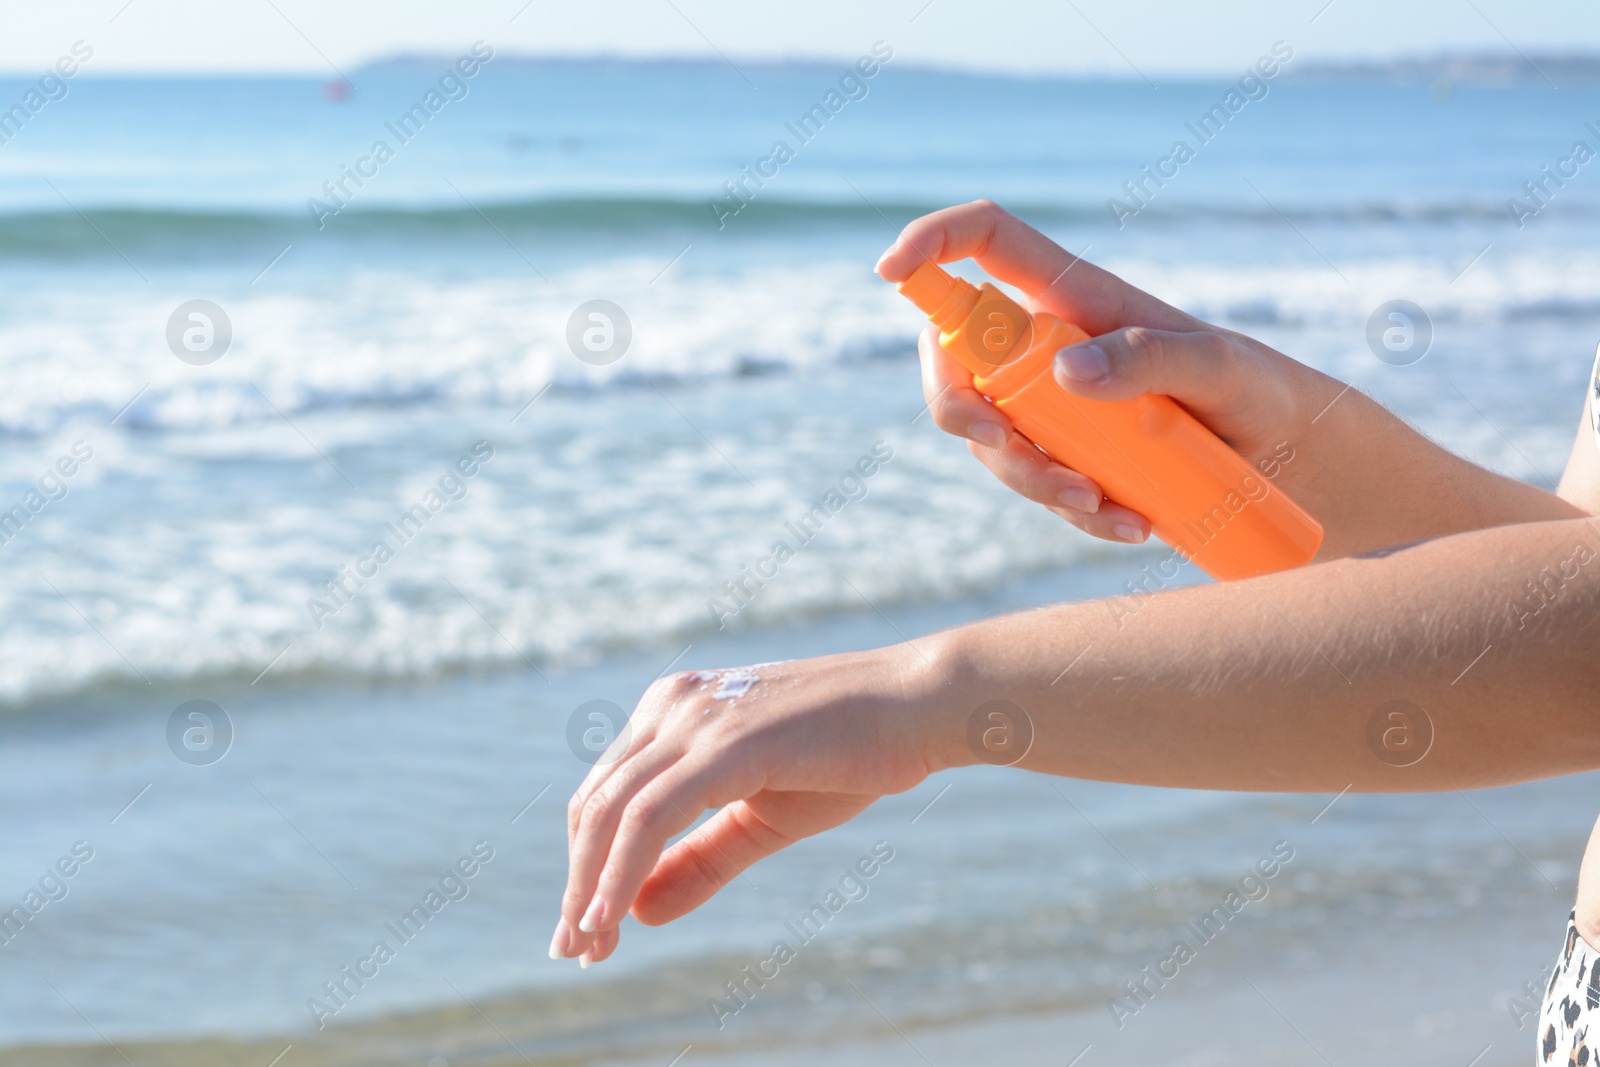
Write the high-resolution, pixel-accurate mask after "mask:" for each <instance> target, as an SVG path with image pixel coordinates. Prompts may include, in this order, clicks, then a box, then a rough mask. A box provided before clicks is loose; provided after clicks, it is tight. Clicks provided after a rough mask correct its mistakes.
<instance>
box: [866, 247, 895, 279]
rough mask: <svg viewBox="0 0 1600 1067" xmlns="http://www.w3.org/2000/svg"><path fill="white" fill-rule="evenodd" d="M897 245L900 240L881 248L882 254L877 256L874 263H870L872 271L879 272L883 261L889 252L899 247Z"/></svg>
mask: <svg viewBox="0 0 1600 1067" xmlns="http://www.w3.org/2000/svg"><path fill="white" fill-rule="evenodd" d="M899 247H900V242H899V241H896V242H895V243H894V244H892V245H890V246H889V247H888V248H886V249H884V250H883V255H881V256H879V257H878V262H876V263H874V264H873V265H872V273H874V274H879V273H881V272H882V268H883V261H884V260H886V259H888V258H889V253H890V252H893V251H894V250H895V249H896V248H899Z"/></svg>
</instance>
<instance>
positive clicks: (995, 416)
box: [917, 326, 1011, 447]
mask: <svg viewBox="0 0 1600 1067" xmlns="http://www.w3.org/2000/svg"><path fill="white" fill-rule="evenodd" d="M917 354H918V355H919V356H920V357H921V360H922V396H923V398H924V399H925V400H927V402H928V411H929V412H930V413H932V415H933V422H934V425H936V426H938V427H939V429H941V430H943V431H944V432H945V433H948V434H953V435H955V436H956V437H965V438H967V439H968V440H971V441H980V442H982V443H983V444H986V445H989V446H990V447H998V446H999V445H1001V444H1003V443H1004V441H1005V439H1006V435H1007V434H1009V433H1010V432H1011V420H1010V419H1008V418H1006V416H1005V415H1004V414H1003V413H1002V412H1001V411H1000V409H999V408H997V407H995V406H994V405H993V404H991V403H989V401H987V400H985V399H984V398H983V397H982V396H980V395H979V394H978V391H977V390H976V389H974V388H973V387H972V372H971V371H969V370H967V368H965V367H963V366H962V365H961V364H960V362H958V361H957V360H956V358H955V357H954V356H952V355H950V353H948V352H946V351H945V350H944V349H943V348H940V347H939V331H938V329H937V328H935V327H932V326H930V327H928V328H927V329H926V330H923V331H922V333H921V335H920V336H918V338H917Z"/></svg>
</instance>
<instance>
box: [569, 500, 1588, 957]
mask: <svg viewBox="0 0 1600 1067" xmlns="http://www.w3.org/2000/svg"><path fill="white" fill-rule="evenodd" d="M1535 588H1537V589H1538V590H1540V591H1541V592H1540V593H1538V594H1536V593H1535V592H1534V591H1533V590H1534V589H1535ZM1128 606H1130V605H1128V604H1122V605H1121V606H1120V607H1121V609H1123V610H1119V605H1118V602H1116V601H1090V602H1085V603H1077V604H1067V605H1062V606H1058V607H1051V608H1044V609H1040V610H1037V611H1032V612H1026V613H1023V614H1019V615H1011V616H1006V617H1002V618H998V619H991V620H987V621H984V622H978V623H973V624H971V625H968V626H963V627H960V628H958V629H955V630H950V631H947V632H945V633H942V634H937V635H934V636H933V637H930V638H925V639H923V640H920V641H916V642H911V643H908V644H902V645H896V646H891V647H889V648H884V649H878V650H874V651H871V652H864V653H855V654H850V655H843V656H827V657H823V658H820V659H815V660H802V661H795V662H791V663H786V664H781V665H776V666H774V667H772V668H768V669H764V670H763V671H762V672H761V673H762V681H761V682H760V683H758V685H757V686H756V687H754V688H753V689H752V690H751V692H752V695H753V696H754V697H755V699H753V700H750V701H749V702H748V703H744V704H742V705H732V704H727V703H724V702H719V701H718V700H716V699H715V697H714V695H712V694H710V693H709V692H708V690H709V689H710V688H712V685H713V683H711V682H707V681H706V680H705V679H703V678H701V677H700V676H697V675H677V676H674V677H672V678H669V679H665V680H663V681H662V682H659V683H657V684H656V685H655V686H653V687H652V688H651V690H650V692H649V693H647V694H646V696H645V699H644V700H643V701H642V702H641V704H640V707H639V710H638V712H637V713H636V714H635V717H634V729H633V733H632V736H631V738H630V739H629V740H628V742H627V749H626V752H625V753H624V754H622V755H621V757H620V758H618V759H616V760H614V761H612V762H609V763H607V764H605V765H604V766H602V767H598V768H596V770H595V771H594V772H592V773H591V774H590V776H589V778H588V779H587V780H586V781H585V782H584V784H583V786H582V787H580V789H579V790H578V792H577V793H576V794H575V795H574V796H573V798H572V802H571V804H570V805H569V807H568V818H569V821H568V829H569V834H570V848H571V862H570V867H569V875H568V883H567V893H566V896H565V898H564V899H563V903H562V919H561V922H560V923H559V924H558V926H557V929H556V933H555V935H554V938H553V940H552V943H551V953H552V955H565V956H578V955H580V954H582V955H584V956H585V958H586V959H603V958H605V956H607V955H609V954H610V953H611V951H612V950H614V948H615V947H616V943H617V936H618V925H619V924H620V923H621V921H622V918H623V916H624V915H626V914H627V913H628V912H629V911H630V910H632V912H633V914H634V915H636V916H637V917H639V918H640V919H641V920H643V921H645V922H648V923H660V922H667V921H669V920H671V919H674V918H677V917H678V916H680V915H682V914H684V913H686V912H688V911H690V910H692V909H694V908H695V907H698V906H699V905H700V904H701V903H703V902H704V901H705V900H707V899H708V898H710V897H711V896H712V894H714V893H715V892H716V891H717V890H718V889H720V888H721V887H722V886H723V885H725V884H726V883H727V882H728V881H729V880H731V879H732V878H734V877H736V876H737V874H738V873H739V872H740V871H741V870H743V869H744V868H745V867H748V866H749V865H750V864H752V863H755V862H756V861H757V860H759V859H761V858H762V857H764V856H767V855H769V854H771V853H773V852H776V851H777V850H779V849H781V848H784V847H786V846H787V845H789V844H792V843H793V842H795V841H797V840H800V839H801V838H804V837H808V836H811V835H813V834H816V833H820V832H821V831H823V830H826V829H829V828H831V827H833V826H837V825H839V824H840V823H843V822H845V821H847V820H849V819H850V818H853V817H854V816H855V815H856V814H858V813H859V812H860V811H861V810H862V809H863V808H865V807H866V806H867V805H868V804H870V803H872V801H873V800H875V799H876V798H877V797H879V796H881V795H883V794H885V793H894V792H900V791H903V790H905V789H908V788H910V787H911V786H913V785H915V784H916V783H917V782H919V781H921V780H922V779H923V778H924V777H926V776H927V775H928V774H929V773H931V772H934V771H938V770H943V769H947V768H950V767H956V766H961V765H965V764H972V763H976V762H979V760H980V757H981V755H982V753H981V752H980V751H979V749H977V748H975V747H973V746H972V744H971V742H970V737H971V733H970V729H971V725H972V720H973V717H974V716H975V715H982V714H984V709H985V706H986V705H988V704H989V702H991V701H997V700H998V701H1006V702H1008V703H1009V704H1010V705H1012V706H1014V707H1016V708H1020V709H1022V712H1024V713H1025V714H1026V717H1027V719H1029V720H1031V722H1032V724H1033V728H1034V731H1035V735H1036V736H1035V737H1034V739H1033V742H1032V746H1031V748H1029V749H1028V750H1027V755H1026V756H1025V757H1024V758H1023V759H1022V760H1021V763H1020V765H1021V766H1022V767H1024V768H1027V769H1030V770H1035V771H1041V772H1044V773H1048V774H1059V775H1070V776H1074V777H1082V778H1097V779H1105V780H1111V781H1122V782H1137V783H1146V784H1151V785H1166V786H1185V787H1191V788H1205V789H1250V790H1282V791H1303V792H1329V793H1333V792H1338V791H1340V790H1343V789H1346V788H1350V789H1354V790H1358V791H1385V790H1400V791H1428V790H1442V789H1455V788H1462V789H1466V788H1474V787H1482V786H1491V785H1503V784H1507V783H1511V782H1519V781H1526V780H1529V779H1534V778H1544V777H1549V776H1552V775H1558V774H1570V773H1575V772H1578V771H1584V770H1591V769H1594V768H1597V767H1600V699H1597V694H1600V655H1597V654H1596V653H1597V651H1600V649H1597V644H1600V530H1597V521H1596V520H1594V519H1589V518H1586V519H1568V520H1560V521H1554V522H1541V523H1526V524H1522V525H1516V526H1502V527H1497V528H1494V529H1489V530H1480V531H1473V532H1469V533H1463V534H1455V535H1452V536H1449V537H1444V538H1440V539H1438V540H1435V541H1429V542H1426V543H1423V544H1419V545H1415V546H1411V547H1407V548H1402V549H1398V550H1395V551H1392V552H1387V553H1383V554H1380V555H1376V556H1373V557H1367V558H1352V559H1345V560H1339V561H1335V562H1330V563H1324V564H1317V565H1313V566H1310V567H1306V568H1303V569H1301V570H1298V571H1291V572H1285V573H1281V574H1276V575H1270V576H1268V577H1265V578H1260V579H1253V580H1249V581H1242V582H1236V583H1231V584H1227V585H1210V586H1202V587H1197V588H1192V589H1185V590H1180V591H1175V592H1168V593H1159V594H1154V595H1152V596H1150V597H1148V598H1147V599H1144V600H1142V601H1139V602H1137V611H1136V612H1134V613H1133V614H1131V615H1130V614H1128V613H1127V611H1126V610H1125V609H1126V608H1127V607H1128ZM1085 650H1087V651H1085ZM1080 654H1081V658H1080ZM1069 667H1070V669H1069ZM1063 672H1064V673H1063ZM1394 700H1407V701H1410V702H1412V703H1413V704H1414V705H1416V707H1418V708H1420V709H1421V710H1422V712H1423V713H1425V715H1426V717H1427V719H1428V720H1430V721H1431V723H1432V733H1433V739H1432V743H1431V747H1430V748H1429V749H1428V751H1427V753H1426V755H1425V756H1424V757H1423V758H1421V759H1420V760H1418V761H1417V762H1415V763H1412V764H1411V765H1410V766H1405V767H1397V766H1394V765H1392V764H1391V763H1390V762H1386V761H1385V760H1384V759H1383V758H1382V752H1381V751H1380V748H1379V747H1378V746H1375V745H1374V743H1373V742H1372V741H1371V738H1370V734H1369V730H1370V723H1371V719H1372V717H1373V715H1374V714H1375V713H1377V712H1379V711H1380V710H1381V709H1382V708H1383V707H1384V706H1385V705H1386V704H1388V703H1389V702H1390V701H1394ZM712 808H715V809H720V810H718V811H717V812H716V814H715V815H713V816H712V817H711V818H710V819H709V820H708V821H707V822H706V823H704V824H703V825H702V826H701V827H699V828H698V829H697V830H696V831H695V832H694V833H692V834H689V835H688V836H686V837H685V838H683V839H682V840H681V841H678V842H677V843H676V844H674V845H673V846H672V847H671V848H670V849H668V850H667V851H666V852H665V854H663V851H662V850H663V849H664V848H665V847H666V845H667V843H668V841H669V840H670V839H671V838H672V837H674V836H675V835H677V834H679V833H682V832H683V831H684V830H686V829H688V828H689V826H690V825H691V824H692V823H693V822H694V820H695V819H696V818H697V817H698V816H699V814H700V813H702V812H704V811H706V810H707V809H712Z"/></svg>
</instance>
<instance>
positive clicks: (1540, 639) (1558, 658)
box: [923, 519, 1600, 792]
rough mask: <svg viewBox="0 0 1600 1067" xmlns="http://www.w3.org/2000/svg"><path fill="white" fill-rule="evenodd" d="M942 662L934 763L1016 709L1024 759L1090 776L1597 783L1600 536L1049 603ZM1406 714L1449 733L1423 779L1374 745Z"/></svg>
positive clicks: (1597, 530)
mask: <svg viewBox="0 0 1600 1067" xmlns="http://www.w3.org/2000/svg"><path fill="white" fill-rule="evenodd" d="M1085 649H1087V650H1088V651H1087V652H1084V650H1085ZM923 651H924V652H925V653H926V654H928V655H929V657H930V670H937V671H939V672H942V673H943V675H944V676H945V677H947V678H948V679H949V680H950V682H951V684H950V685H948V686H947V690H948V693H947V695H946V696H945V697H944V698H943V699H941V700H940V707H941V715H940V717H939V718H938V720H937V726H936V729H937V730H938V733H939V737H940V742H939V745H938V747H937V750H936V753H937V754H936V755H935V756H934V758H933V765H934V766H953V765H960V764H963V763H971V762H974V757H973V755H972V754H971V753H970V752H969V751H968V750H967V747H966V741H965V737H964V735H963V734H962V733H961V729H960V727H961V726H963V725H964V715H965V714H967V713H969V712H970V709H971V708H975V707H977V706H978V704H980V703H981V702H982V701H984V700H988V699H994V698H997V697H998V698H1001V699H1006V700H1009V701H1012V702H1014V703H1015V704H1016V705H1018V706H1019V707H1020V708H1022V709H1023V710H1024V711H1025V712H1027V714H1028V715H1029V716H1030V717H1031V718H1032V720H1033V722H1034V726H1035V729H1036V738H1035V740H1034V743H1033V748H1032V751H1031V752H1030V753H1029V754H1028V756H1027V757H1026V758H1025V759H1024V760H1023V761H1022V764H1021V765H1022V766H1024V767H1027V768H1029V769H1032V770H1039V771H1044V772H1047V773H1051V774H1061V775H1070V776H1073V777H1079V778H1098V779H1105V780H1111V781H1119V782H1142V783H1148V784H1152V785H1167V786H1188V787H1194V788H1203V789H1248V790H1295V791H1327V792H1337V791H1338V790H1341V789H1345V788H1347V787H1349V788H1353V789H1355V790H1358V791H1391V790H1403V791H1420V790H1436V789H1454V788H1474V787H1481V786H1491V785H1504V784H1507V783H1511V782H1520V781H1527V780H1529V779H1533V778H1544V777H1550V776H1553V775H1558V774H1570V773H1573V772H1577V771H1584V770H1591V769H1594V768H1596V767H1600V522H1597V521H1596V520H1594V519H1582V520H1567V521H1559V522H1544V523H1531V524H1524V525H1518V526H1505V527H1499V528H1495V529H1490V530H1483V531H1478V532H1473V533H1467V534H1459V535H1454V536H1450V537H1444V538H1440V539H1438V540H1435V541H1429V542H1426V543H1424V544H1419V545H1414V546H1411V547H1407V548H1402V549H1398V550H1395V551H1391V552H1386V553H1383V554H1381V555H1377V556H1374V557H1368V558H1354V559H1347V560H1341V561H1337V562H1333V563H1328V564H1323V565H1319V566H1314V567H1309V568H1305V569H1302V570H1299V571H1293V572H1288V573H1284V574H1277V575H1271V576H1268V577H1265V578H1260V579H1255V580H1252V581H1245V582H1235V583H1230V584H1226V585H1210V586H1203V587H1199V588H1193V589H1185V590H1181V591H1177V592H1173V593H1166V594H1161V595H1155V596H1149V597H1145V598H1142V600H1134V601H1131V602H1119V601H1097V602H1089V603H1080V604H1069V605H1062V606H1057V607H1050V608H1044V609H1040V610H1037V611H1033V612H1028V613H1025V614H1021V615H1012V616H1007V617H1003V618H998V619H992V620H987V621H984V622H979V623H974V624H972V625H970V626H965V627H961V628H959V629H956V630H952V631H948V632H947V633H944V634H940V635H936V636H935V637H934V638H932V639H930V640H929V642H928V645H927V647H925V648H924V649H923ZM1080 653H1083V656H1082V658H1081V659H1080V660H1078V661H1077V662H1076V664H1075V665H1074V666H1073V667H1072V669H1071V670H1068V671H1067V672H1066V673H1065V675H1061V671H1062V669H1063V668H1064V667H1065V666H1066V665H1067V664H1068V663H1070V662H1072V661H1073V659H1074V657H1077V656H1078V655H1079V654H1080ZM1058 675H1060V679H1059V681H1057V680H1056V679H1057V676H1058ZM1394 700H1406V701H1409V702H1411V703H1412V704H1414V705H1416V706H1417V707H1418V708H1420V709H1421V710H1422V711H1423V712H1424V713H1425V714H1426V715H1427V717H1428V718H1429V719H1430V720H1431V722H1432V729H1433V734H1434V737H1433V741H1432V747H1431V750H1429V751H1427V754H1426V756H1424V757H1423V758H1421V759H1420V760H1419V761H1418V762H1416V763H1414V764H1412V765H1411V766H1405V767H1397V766H1393V765H1391V763H1390V762H1386V761H1385V760H1384V759H1383V758H1381V757H1380V753H1379V752H1377V751H1375V749H1374V747H1373V745H1374V742H1373V739H1372V738H1370V737H1369V734H1368V726H1369V722H1370V720H1371V719H1372V717H1373V715H1374V713H1375V712H1376V711H1377V710H1378V709H1379V708H1380V707H1381V706H1383V705H1385V704H1387V703H1388V702H1390V701H1394Z"/></svg>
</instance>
